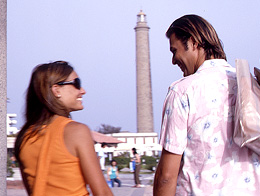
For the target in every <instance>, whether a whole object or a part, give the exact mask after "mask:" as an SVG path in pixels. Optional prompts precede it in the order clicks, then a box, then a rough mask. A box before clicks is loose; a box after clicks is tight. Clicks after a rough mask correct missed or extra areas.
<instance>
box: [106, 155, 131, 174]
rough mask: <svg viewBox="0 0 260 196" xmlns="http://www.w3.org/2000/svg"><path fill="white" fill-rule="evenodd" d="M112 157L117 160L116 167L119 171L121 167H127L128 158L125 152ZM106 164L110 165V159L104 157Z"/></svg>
mask: <svg viewBox="0 0 260 196" xmlns="http://www.w3.org/2000/svg"><path fill="white" fill-rule="evenodd" d="M113 159H114V160H115V161H116V162H117V167H118V170H119V171H120V170H121V169H123V168H128V167H129V162H130V158H129V154H128V153H127V152H125V153H123V154H121V155H120V156H117V157H113ZM106 165H110V161H109V160H108V159H106Z"/></svg>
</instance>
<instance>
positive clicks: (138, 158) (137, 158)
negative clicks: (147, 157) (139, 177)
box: [135, 154, 141, 163]
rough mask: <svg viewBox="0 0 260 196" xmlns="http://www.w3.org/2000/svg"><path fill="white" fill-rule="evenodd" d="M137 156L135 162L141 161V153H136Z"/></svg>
mask: <svg viewBox="0 0 260 196" xmlns="http://www.w3.org/2000/svg"><path fill="white" fill-rule="evenodd" d="M135 158H136V161H135V162H137V163H141V159H140V156H139V154H135Z"/></svg>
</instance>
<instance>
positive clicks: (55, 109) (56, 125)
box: [15, 61, 112, 196]
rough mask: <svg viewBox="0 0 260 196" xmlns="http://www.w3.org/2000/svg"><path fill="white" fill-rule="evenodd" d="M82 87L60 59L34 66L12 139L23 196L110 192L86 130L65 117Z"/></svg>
mask: <svg viewBox="0 0 260 196" xmlns="http://www.w3.org/2000/svg"><path fill="white" fill-rule="evenodd" d="M85 93H86V92H85V90H84V89H83V88H82V87H81V83H80V79H79V77H78V75H77V73H76V72H75V71H74V70H73V68H72V67H71V66H70V65H69V64H68V63H67V62H65V61H56V62H53V63H48V64H41V65H38V66H36V67H35V68H34V70H33V73H32V76H31V80H30V84H29V87H28V90H27V96H26V112H25V117H26V122H25V124H24V125H23V127H22V129H21V131H20V132H19V134H18V136H17V139H16V142H15V155H16V158H17V160H18V161H19V163H20V169H21V173H22V177H23V182H24V185H25V187H26V190H27V192H28V195H37V196H39V195H48V196H51V195H82V196H83V195H89V192H88V190H87V188H86V185H87V184H89V186H90V188H91V191H92V193H93V195H112V193H111V190H110V189H109V187H108V185H107V183H106V180H105V178H104V176H103V174H102V172H101V169H100V166H99V163H98V159H97V156H96V153H95V150H94V144H93V140H92V137H91V133H90V130H89V128H88V127H87V126H86V125H84V124H81V123H78V122H76V121H73V120H71V118H70V112H72V111H77V110H82V109H83V105H82V96H83V95H84V94H85Z"/></svg>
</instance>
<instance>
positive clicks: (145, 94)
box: [134, 10, 154, 133]
mask: <svg viewBox="0 0 260 196" xmlns="http://www.w3.org/2000/svg"><path fill="white" fill-rule="evenodd" d="M134 29H135V35H136V94H137V98H136V101H137V132H138V133H151V132H154V122H153V102H152V85H151V66H150V48H149V29H150V28H149V27H148V25H147V21H146V14H145V13H143V11H142V10H141V11H140V12H139V13H138V15H137V24H136V27H135V28H134Z"/></svg>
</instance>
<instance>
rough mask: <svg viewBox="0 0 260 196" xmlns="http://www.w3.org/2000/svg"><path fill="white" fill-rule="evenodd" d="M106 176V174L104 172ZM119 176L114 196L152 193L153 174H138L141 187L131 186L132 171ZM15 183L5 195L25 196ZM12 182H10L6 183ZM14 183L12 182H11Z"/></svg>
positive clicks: (137, 195) (146, 195) (149, 194)
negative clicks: (119, 183) (118, 184)
mask: <svg viewBox="0 0 260 196" xmlns="http://www.w3.org/2000/svg"><path fill="white" fill-rule="evenodd" d="M105 178H106V174H105ZM119 178H120V180H121V182H122V185H121V187H117V183H115V186H116V187H113V188H111V190H112V192H113V193H114V195H115V196H151V195H153V194H152V190H153V187H152V183H153V178H154V174H153V173H151V174H140V180H141V182H142V185H143V187H141V188H132V186H134V174H132V173H127V174H123V173H119ZM16 182H18V183H15V184H16V185H13V186H10V185H9V186H8V188H7V196H26V195H27V194H26V191H25V189H24V188H23V187H22V186H21V185H20V186H19V185H18V184H21V183H19V181H16ZM8 184H12V183H8ZM13 184H14V183H13Z"/></svg>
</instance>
